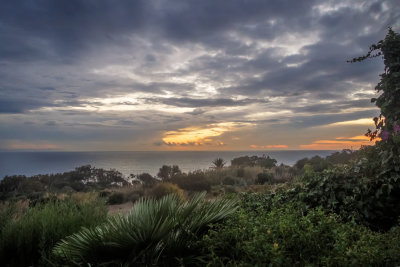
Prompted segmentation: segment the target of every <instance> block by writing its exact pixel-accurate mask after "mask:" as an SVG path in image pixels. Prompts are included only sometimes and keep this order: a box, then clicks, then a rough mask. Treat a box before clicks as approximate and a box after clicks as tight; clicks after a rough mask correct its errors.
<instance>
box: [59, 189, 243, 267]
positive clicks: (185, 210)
mask: <svg viewBox="0 0 400 267" xmlns="http://www.w3.org/2000/svg"><path fill="white" fill-rule="evenodd" d="M204 196H205V194H197V195H195V196H194V197H193V198H191V199H190V200H189V201H182V199H181V197H179V196H178V195H168V196H165V197H163V198H161V199H160V200H152V199H141V200H139V201H138V202H137V203H136V205H135V206H134V207H133V209H132V211H131V212H130V213H129V215H128V216H126V217H122V216H116V217H111V218H110V219H109V220H108V221H107V222H106V223H105V224H101V225H99V226H97V227H95V228H85V229H83V230H82V231H80V232H78V233H76V234H74V235H71V236H69V237H67V238H65V239H64V240H62V241H61V242H60V243H59V244H58V245H57V246H56V247H55V248H54V254H55V255H56V256H57V257H58V258H61V259H62V260H63V261H65V263H66V264H67V265H68V266H73V265H77V266H80V265H84V264H88V263H89V264H91V265H97V264H104V263H107V265H113V266H134V265H135V266H142V265H154V264H157V263H160V264H163V265H171V266H176V265H177V264H178V263H179V261H178V260H179V258H182V257H185V256H187V255H190V254H191V252H190V251H191V247H190V242H192V241H193V240H195V239H196V238H199V237H201V236H202V234H203V233H204V232H205V231H206V230H207V228H208V225H209V224H211V223H217V222H219V221H221V220H222V219H224V218H226V217H227V216H229V215H230V214H232V213H233V212H234V211H235V209H236V201H235V200H233V199H220V200H217V201H213V202H208V201H205V200H204Z"/></svg>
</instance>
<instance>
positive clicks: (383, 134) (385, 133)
mask: <svg viewBox="0 0 400 267" xmlns="http://www.w3.org/2000/svg"><path fill="white" fill-rule="evenodd" d="M389 136H390V133H389V131H382V132H381V138H382V140H383V141H386V140H388V139H389Z"/></svg>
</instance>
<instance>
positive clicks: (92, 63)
mask: <svg viewBox="0 0 400 267" xmlns="http://www.w3.org/2000/svg"><path fill="white" fill-rule="evenodd" d="M388 26H392V27H393V28H394V29H395V30H397V31H398V30H399V28H400V7H399V5H398V4H397V3H396V1H395V0H386V1H381V0H379V1H378V0H371V1H356V2H355V1H344V0H343V1H339V0H333V1H289V0H270V1H242V0H232V1H229V2H227V1H222V0H221V1H215V0H204V1H196V0H192V1H187V0H185V1H183V0H182V1H173V2H171V1H162V0H160V1H156V0H146V1H145V0H143V1H118V2H110V1H77V0H76V1H75V0H68V1H66V0H65V1H64V0H61V1H50V0H42V1H35V2H32V1H22V0H21V1H18V0H16V1H8V2H7V3H3V4H2V8H1V9H0V37H1V40H2V41H1V42H0V125H1V126H0V140H1V141H0V149H23V148H24V147H25V148H26V149H41V148H42V147H43V149H46V148H47V149H49V148H54V149H61V150H158V149H206V150H212V149H232V150H234V149H240V150H246V149H302V148H305V146H307V145H310V144H312V148H313V149H315V148H317V149H318V144H321V142H319V143H318V140H337V139H336V138H337V137H343V136H345V137H346V136H347V137H348V138H351V137H352V136H358V135H360V134H362V133H364V132H365V130H366V129H367V128H368V126H369V127H372V125H373V123H372V121H371V123H370V125H365V123H364V122H365V119H368V118H372V117H373V116H375V115H376V114H378V111H377V110H376V108H374V106H373V105H372V104H371V103H370V98H371V97H373V96H374V91H373V88H374V86H375V84H376V83H377V82H378V80H379V73H381V72H382V71H383V64H382V62H381V60H379V59H376V60H369V61H365V62H363V63H360V64H349V63H346V60H348V59H350V58H353V57H355V56H360V55H363V54H364V53H365V52H366V51H367V49H368V47H369V45H371V44H373V43H376V42H377V41H379V40H381V39H382V38H384V36H385V34H386V31H387V27H388ZM360 120H361V121H363V123H354V124H353V123H346V122H349V121H356V122H357V121H358V122H360ZM216 125H231V126H230V127H225V128H223V129H224V130H223V131H222V130H221V131H218V134H210V135H209V136H203V135H202V137H201V138H200V139H199V140H189V139H190V138H189V137H187V138H186V137H182V136H183V134H184V133H188V132H189V133H190V134H193V131H188V129H192V130H193V129H195V130H196V131H197V132H201V133H207V132H208V131H210V129H213V128H215V127H216ZM232 125H234V126H232ZM238 125H240V127H238ZM211 132H212V131H211ZM172 133H174V134H176V135H180V138H181V139H182V138H183V139H185V138H186V139H185V140H186V141H185V142H172V141H171V140H170V139H168V138H170V137H171V135H172ZM214 133H215V132H214ZM183 139H182V140H183ZM165 140H167V141H165ZM168 140H169V141H170V142H168ZM349 142H351V140H350V141H349ZM337 143H338V142H337ZM183 144H184V145H183ZM199 144H204V145H201V146H199ZM206 144H207V145H206ZM221 144H223V145H221ZM331 147H333V146H331ZM338 147H340V144H339V145H338ZM310 148H311V147H310Z"/></svg>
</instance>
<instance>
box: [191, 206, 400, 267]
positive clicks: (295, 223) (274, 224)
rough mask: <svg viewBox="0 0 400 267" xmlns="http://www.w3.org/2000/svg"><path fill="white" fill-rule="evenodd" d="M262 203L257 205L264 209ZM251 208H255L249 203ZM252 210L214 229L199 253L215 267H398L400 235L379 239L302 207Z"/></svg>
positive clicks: (394, 232) (397, 232)
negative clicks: (305, 210) (306, 210)
mask: <svg viewBox="0 0 400 267" xmlns="http://www.w3.org/2000/svg"><path fill="white" fill-rule="evenodd" d="M257 202H258V201H257V200H254V201H252V204H253V205H256V206H257V205H258V204H257ZM247 204H249V203H247ZM250 206H251V205H247V206H244V207H242V208H241V209H240V210H238V211H237V212H236V213H235V215H234V216H232V217H230V218H229V219H228V220H227V221H226V223H224V224H219V225H214V226H213V227H212V229H210V230H209V232H208V233H207V234H206V235H204V236H203V239H202V240H201V241H200V242H197V243H196V247H197V248H198V249H199V250H200V251H202V257H198V258H201V259H202V261H201V263H198V265H202V264H203V263H205V262H206V263H207V264H208V265H209V266H296V265H299V266H396V265H398V264H399V263H400V254H399V253H398V251H399V249H400V245H399V244H400V243H399V241H400V229H399V228H394V229H393V230H392V231H391V232H390V233H384V234H382V233H375V232H372V231H371V230H369V229H368V228H365V227H362V226H358V225H355V224H353V223H342V222H341V220H340V218H339V217H338V216H337V215H334V214H327V213H325V212H324V211H323V210H322V209H311V210H308V212H307V214H306V215H304V214H303V213H304V210H303V209H302V207H301V206H298V205H297V204H293V203H289V204H286V205H281V204H279V205H275V204H274V203H273V202H272V206H271V208H270V209H268V210H265V209H264V207H262V206H259V208H256V209H253V208H249V207H250Z"/></svg>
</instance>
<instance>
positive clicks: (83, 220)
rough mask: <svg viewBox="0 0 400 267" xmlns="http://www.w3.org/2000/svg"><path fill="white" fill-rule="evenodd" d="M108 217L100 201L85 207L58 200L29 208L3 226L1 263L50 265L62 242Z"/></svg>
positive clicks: (0, 250) (71, 201)
mask: <svg viewBox="0 0 400 267" xmlns="http://www.w3.org/2000/svg"><path fill="white" fill-rule="evenodd" d="M5 212H6V211H5ZM106 216H107V210H106V207H105V205H104V204H103V203H102V202H100V201H97V200H94V201H91V202H86V203H83V204H79V203H77V202H75V201H73V200H71V199H65V200H56V201H52V202H49V203H47V204H39V205H37V206H35V207H32V208H29V209H28V210H27V212H26V213H25V214H23V215H22V216H20V217H18V218H13V219H9V220H8V221H7V222H6V223H5V224H4V225H3V227H2V231H1V233H0V262H1V263H2V264H4V265H5V266H32V265H35V266H36V265H39V266H45V265H49V264H50V263H49V260H50V258H51V249H52V248H53V246H54V245H55V244H56V243H57V242H58V241H59V240H60V239H61V238H63V237H66V236H68V235H70V234H72V233H74V232H76V231H79V230H80V228H81V227H82V226H87V227H89V226H93V225H97V224H99V223H101V222H103V221H105V219H106Z"/></svg>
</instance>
